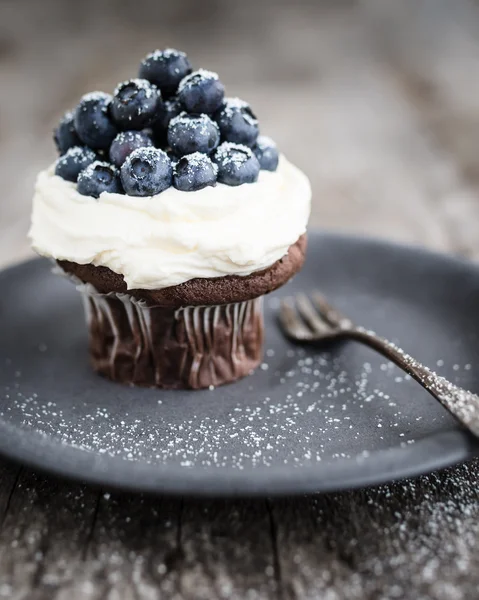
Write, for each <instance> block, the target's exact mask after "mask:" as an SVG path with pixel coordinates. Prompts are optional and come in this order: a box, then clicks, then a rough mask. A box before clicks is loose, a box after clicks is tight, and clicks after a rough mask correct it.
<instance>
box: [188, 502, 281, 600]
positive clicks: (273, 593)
mask: <svg viewBox="0 0 479 600" xmlns="http://www.w3.org/2000/svg"><path fill="white" fill-rule="evenodd" d="M181 545H182V549H183V552H184V561H183V563H182V565H181V566H180V572H181V579H180V590H181V597H182V598H185V600H186V599H188V600H210V599H213V598H218V599H221V600H226V599H229V598H247V599H248V600H260V599H261V600H262V599H263V598H264V599H267V598H278V597H280V596H279V593H280V591H281V589H280V587H279V585H278V574H277V573H276V571H275V561H274V547H273V541H272V537H271V523H270V519H269V514H268V510H267V506H266V504H265V502H264V501H250V502H247V501H244V502H219V501H218V502H206V501H201V502H193V501H187V502H185V507H184V512H183V517H182V527H181Z"/></svg>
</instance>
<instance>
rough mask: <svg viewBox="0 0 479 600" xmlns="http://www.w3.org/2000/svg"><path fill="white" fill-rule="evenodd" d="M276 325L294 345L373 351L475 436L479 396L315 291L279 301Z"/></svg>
mask: <svg viewBox="0 0 479 600" xmlns="http://www.w3.org/2000/svg"><path fill="white" fill-rule="evenodd" d="M280 323H281V326H282V329H283V331H284V333H285V334H286V335H287V336H288V337H289V338H290V339H292V340H294V341H296V342H300V343H317V342H327V341H332V340H338V339H346V338H348V339H352V340H356V341H358V342H361V343H363V344H366V345H367V346H369V347H371V348H373V349H374V350H377V351H378V352H379V353H380V354H382V355H383V356H385V357H386V358H388V359H389V360H390V361H392V362H393V363H394V364H396V365H397V366H398V367H400V368H401V369H402V370H403V371H405V372H406V373H408V374H409V375H410V376H411V377H413V378H414V379H415V380H416V381H417V382H418V383H420V384H421V385H422V387H423V388H424V389H426V390H427V391H428V392H429V393H430V394H432V395H433V396H434V398H436V399H437V400H439V402H440V403H441V404H442V405H443V406H444V408H445V409H446V410H448V411H449V412H450V413H451V415H453V417H455V418H456V419H457V420H458V421H459V422H460V423H461V424H462V425H463V426H464V427H466V429H468V430H469V431H471V432H472V433H473V434H474V435H475V436H477V437H479V396H477V395H476V394H473V393H472V392H468V391H467V390H464V389H462V388H460V387H458V386H457V385H454V384H453V383H451V382H450V381H448V380H447V379H445V378H444V377H441V376H439V375H437V374H436V373H434V372H433V371H431V370H430V369H429V368H428V367H426V366H425V365H422V364H421V363H419V362H418V361H417V360H415V359H414V358H412V357H411V356H409V355H408V354H406V353H405V352H404V351H403V350H401V349H400V348H398V347H397V346H396V345H394V344H392V343H391V342H388V341H387V340H385V339H384V338H381V337H379V336H378V335H376V334H375V333H373V332H372V331H367V330H366V329H364V327H359V326H357V325H355V324H354V323H353V322H352V321H351V319H349V318H348V317H346V316H345V315H343V314H341V312H340V311H339V310H337V309H336V308H334V307H333V306H331V305H330V304H329V303H328V302H327V301H326V299H325V298H324V296H322V295H321V294H320V293H319V292H314V293H313V294H311V296H310V297H308V296H306V294H298V295H297V296H296V297H295V298H289V299H286V300H283V302H282V305H281V311H280Z"/></svg>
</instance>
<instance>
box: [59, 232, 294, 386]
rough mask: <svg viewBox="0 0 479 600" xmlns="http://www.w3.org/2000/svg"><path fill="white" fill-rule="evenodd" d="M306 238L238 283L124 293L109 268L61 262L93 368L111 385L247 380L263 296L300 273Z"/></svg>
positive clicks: (229, 279) (255, 360)
mask: <svg viewBox="0 0 479 600" xmlns="http://www.w3.org/2000/svg"><path fill="white" fill-rule="evenodd" d="M305 252H306V235H303V236H301V237H300V238H299V239H298V241H297V242H296V243H295V244H293V245H292V246H291V247H290V248H289V251H288V253H287V254H286V255H285V256H284V257H283V258H281V259H280V260H278V261H277V262H276V263H274V264H273V265H272V266H271V267H269V268H267V269H264V270H263V271H258V272H255V273H252V274H251V275H248V276H245V277H241V276H237V275H229V276H225V277H218V278H212V279H208V278H204V279H192V280H190V281H187V282H185V283H182V284H180V285H177V286H173V287H170V288H163V289H158V290H142V289H140V290H127V287H126V283H125V281H124V279H123V276H122V275H119V274H117V273H114V272H113V271H111V270H110V269H108V268H106V267H97V266H95V265H91V264H88V265H80V264H77V263H73V262H68V261H58V264H59V266H60V267H61V269H62V270H63V271H64V272H65V273H66V274H68V275H70V276H71V277H73V279H74V280H75V281H76V282H79V283H80V285H79V290H80V291H81V292H82V293H83V297H84V301H85V309H86V315H87V320H88V324H89V328H90V353H91V358H92V364H93V368H94V369H95V370H96V371H97V372H98V373H100V374H102V375H105V376H106V377H109V378H110V379H112V380H114V381H119V382H121V383H125V384H134V385H143V386H150V387H161V388H169V389H175V388H176V389H179V388H190V389H200V388H206V387H209V386H212V385H213V386H218V385H222V384H224V383H229V382H232V381H235V380H236V379H239V378H240V377H243V376H245V375H248V374H249V373H250V372H251V371H252V370H253V369H254V368H255V367H257V366H258V364H259V363H260V361H261V356H262V346H263V314H262V297H263V295H264V294H267V293H268V292H271V291H273V290H275V289H277V288H278V287H280V286H281V285H283V284H284V283H286V282H287V281H288V280H289V279H290V278H291V277H292V276H293V275H294V274H295V273H296V272H297V271H299V269H300V268H301V267H302V265H303V262H304V257H305Z"/></svg>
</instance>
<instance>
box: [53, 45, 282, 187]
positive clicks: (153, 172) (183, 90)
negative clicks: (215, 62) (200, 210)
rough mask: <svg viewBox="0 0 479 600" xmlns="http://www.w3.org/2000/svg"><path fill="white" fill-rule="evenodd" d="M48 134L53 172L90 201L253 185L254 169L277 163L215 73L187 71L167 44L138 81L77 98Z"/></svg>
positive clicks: (181, 56) (148, 60)
mask: <svg viewBox="0 0 479 600" xmlns="http://www.w3.org/2000/svg"><path fill="white" fill-rule="evenodd" d="M54 139H55V143H56V145H57V148H58V151H59V153H60V158H59V159H58V160H57V162H56V164H55V174H56V175H59V176H60V177H62V178H63V179H66V180H68V181H73V182H77V189H78V191H79V192H80V194H84V195H86V196H93V197H95V198H98V197H99V195H100V194H101V193H102V192H115V193H120V194H122V193H126V194H128V195H129V196H152V195H154V194H159V193H160V192H162V191H163V190H166V189H167V188H169V187H170V186H172V185H173V186H174V187H175V188H177V189H178V190H183V191H196V190H200V189H202V188H204V187H206V186H211V185H215V184H216V182H217V181H218V182H221V183H225V184H227V185H241V184H243V183H253V182H254V181H256V180H257V179H258V175H259V171H260V169H266V170H268V171H275V170H276V168H277V166H278V150H277V148H276V145H275V144H274V142H273V141H272V140H271V139H270V138H267V137H265V136H259V127H258V120H257V119H256V117H255V115H254V113H253V111H252V110H251V108H250V106H249V105H248V104H247V103H246V102H244V101H243V100H240V99H238V98H225V96H224V86H223V84H222V83H221V82H220V80H219V79H218V75H217V74H216V73H212V72H211V71H205V70H203V69H200V70H198V71H195V72H192V69H191V65H190V62H189V60H188V58H187V56H186V54H185V53H184V52H180V51H178V50H173V49H167V50H163V51H160V50H156V51H155V52H152V53H151V54H148V56H146V57H145V59H144V60H143V61H142V62H141V64H140V70H139V78H138V79H130V80H129V81H125V82H123V83H121V84H120V85H119V86H118V87H117V88H116V90H115V92H114V95H113V96H111V95H109V94H105V93H103V92H93V93H90V94H86V95H85V96H83V97H82V99H81V101H80V103H79V104H78V106H77V107H76V109H75V110H74V111H72V112H68V113H66V114H65V115H64V117H63V118H62V120H61V121H60V124H59V125H58V127H57V129H56V130H55V134H54Z"/></svg>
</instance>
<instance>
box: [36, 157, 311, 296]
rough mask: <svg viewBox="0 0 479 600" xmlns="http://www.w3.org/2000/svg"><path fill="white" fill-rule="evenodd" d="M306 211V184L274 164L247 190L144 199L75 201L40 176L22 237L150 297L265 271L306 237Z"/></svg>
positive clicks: (285, 165)
mask: <svg viewBox="0 0 479 600" xmlns="http://www.w3.org/2000/svg"><path fill="white" fill-rule="evenodd" d="M310 204H311V189H310V185H309V181H308V179H307V177H306V176H305V175H304V174H303V173H302V172H301V171H300V170H299V169H297V168H296V167H295V166H293V165H292V164H291V163H290V162H288V161H287V160H286V158H284V156H281V158H280V163H279V166H278V169H277V170H276V171H275V172H269V171H261V172H260V175H259V178H258V181H257V182H256V183H249V184H243V185H239V186H236V187H232V186H227V185H224V184H221V183H220V184H217V185H216V186H215V187H207V188H204V189H202V190H199V191H196V192H181V191H179V190H176V189H174V188H172V187H171V188H169V189H168V190H166V191H164V192H162V193H161V194H158V195H157V196H151V197H146V198H138V197H132V196H125V195H120V194H110V193H103V194H102V195H101V196H100V198H99V199H98V200H95V199H94V198H91V197H88V196H82V195H81V194H79V193H78V192H77V190H76V185H75V184H74V183H71V182H68V181H65V180H64V179H61V178H60V177H58V176H56V175H55V174H54V171H53V167H50V168H49V169H47V170H46V171H42V172H41V173H40V174H39V175H38V179H37V183H36V189H35V196H34V198H33V214H32V226H31V229H30V233H29V236H30V238H31V240H32V246H33V248H34V249H35V250H36V251H37V252H38V253H39V254H42V255H44V256H47V257H50V258H54V259H63V260H69V261H73V262H76V263H80V264H87V263H92V264H94V265H101V266H104V267H109V268H110V269H111V270H112V271H114V272H115V273H119V274H122V275H123V276H124V278H125V281H126V283H127V285H128V288H129V289H133V288H142V289H160V288H164V287H168V286H172V285H178V284H180V283H183V282H185V281H188V280H189V279H193V278H195V277H220V276H223V275H231V274H235V275H249V274H250V273H252V272H254V271H258V270H261V269H264V268H266V267H269V266H270V265H272V264H273V263H274V262H276V261H277V260H278V259H280V258H281V257H282V256H284V255H285V254H286V252H287V251H288V248H289V246H291V245H292V244H294V243H295V242H296V241H297V239H298V238H299V237H300V236H301V235H302V234H303V233H304V232H305V231H306V225H307V221H308V217H309V212H310Z"/></svg>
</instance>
